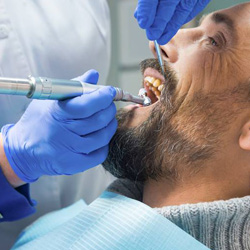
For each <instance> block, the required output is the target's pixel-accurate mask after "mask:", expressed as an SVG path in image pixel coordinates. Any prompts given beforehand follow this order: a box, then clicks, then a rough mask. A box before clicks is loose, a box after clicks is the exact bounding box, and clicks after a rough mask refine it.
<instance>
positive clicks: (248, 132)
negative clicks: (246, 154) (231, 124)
mask: <svg viewBox="0 0 250 250" xmlns="http://www.w3.org/2000/svg"><path fill="white" fill-rule="evenodd" d="M239 145H240V147H241V148H242V149H244V150H249V151H250V120H249V121H247V122H246V123H245V124H244V126H243V127H242V128H241V134H240V138H239Z"/></svg>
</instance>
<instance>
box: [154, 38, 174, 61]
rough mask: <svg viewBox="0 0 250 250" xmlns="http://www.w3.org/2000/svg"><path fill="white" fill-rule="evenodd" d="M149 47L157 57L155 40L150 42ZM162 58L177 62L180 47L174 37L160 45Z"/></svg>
mask: <svg viewBox="0 0 250 250" xmlns="http://www.w3.org/2000/svg"><path fill="white" fill-rule="evenodd" d="M149 48H150V50H151V52H152V53H153V55H154V57H155V58H157V54H156V49H155V45H154V42H153V41H150V42H149ZM160 49H161V54H162V59H163V60H164V61H167V62H170V63H175V62H176V61H177V60H178V49H177V46H176V44H175V42H174V38H173V39H172V40H171V41H170V42H169V43H167V44H165V45H160Z"/></svg>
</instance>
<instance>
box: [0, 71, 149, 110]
mask: <svg viewBox="0 0 250 250" xmlns="http://www.w3.org/2000/svg"><path fill="white" fill-rule="evenodd" d="M102 87H104V86H102V85H92V84H89V83H85V82H80V81H77V80H63V79H62V80H60V79H51V78H46V77H32V76H29V77H28V78H27V79H19V78H5V77H0V94H5V95H20V96H26V97H28V98H31V99H44V100H45V99H47V100H65V99H69V98H73V97H76V96H80V95H82V94H85V93H90V92H93V91H95V90H96V89H98V88H102ZM114 88H115V90H116V96H115V98H114V101H123V102H133V103H137V104H142V105H144V106H148V105H150V104H151V100H150V99H149V97H146V96H144V97H143V96H134V95H132V94H130V93H128V92H126V91H123V90H122V89H120V88H116V87H114Z"/></svg>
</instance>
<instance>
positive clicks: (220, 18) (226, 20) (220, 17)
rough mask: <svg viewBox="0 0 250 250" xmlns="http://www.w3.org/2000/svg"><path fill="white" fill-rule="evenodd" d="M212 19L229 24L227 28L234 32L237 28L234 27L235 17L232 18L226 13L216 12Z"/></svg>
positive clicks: (217, 22) (218, 22)
mask: <svg viewBox="0 0 250 250" xmlns="http://www.w3.org/2000/svg"><path fill="white" fill-rule="evenodd" d="M211 19H212V20H213V21H214V22H215V23H216V24H220V23H222V24H225V25H226V26H227V28H228V29H229V30H230V31H232V32H234V30H235V28H234V26H235V25H234V21H233V19H231V17H229V16H228V15H226V14H222V13H214V14H213V15H212V16H211Z"/></svg>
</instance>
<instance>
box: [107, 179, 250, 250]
mask: <svg viewBox="0 0 250 250" xmlns="http://www.w3.org/2000/svg"><path fill="white" fill-rule="evenodd" d="M108 190H109V191H112V192H116V193H120V194H122V195H125V196H127V197H130V198H133V199H136V200H139V201H141V200H142V184H141V183H137V184H135V183H133V182H130V181H128V180H122V179H119V180H117V181H115V182H114V183H113V184H111V185H110V186H109V188H108ZM154 209H155V210H156V211H157V212H158V213H159V214H161V215H163V216H164V217H166V218H167V219H169V220H170V221H172V222H173V223H174V224H176V225H177V226H179V227H180V228H182V229H183V230H184V231H186V232H187V233H188V234H190V235H192V236H193V237H194V238H196V239H197V240H198V241H200V242H202V243H203V244H204V245H206V246H207V247H209V248H210V249H213V250H241V249H244V250H247V249H249V250H250V196H246V197H244V198H235V199H231V200H226V201H214V202H204V203H198V204H185V205H180V206H166V207H162V208H154ZM190 250H191V249H190Z"/></svg>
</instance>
